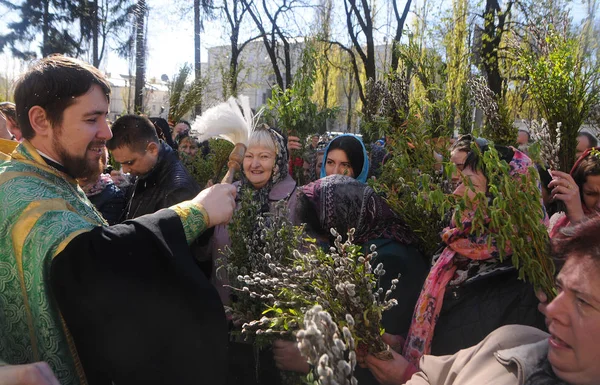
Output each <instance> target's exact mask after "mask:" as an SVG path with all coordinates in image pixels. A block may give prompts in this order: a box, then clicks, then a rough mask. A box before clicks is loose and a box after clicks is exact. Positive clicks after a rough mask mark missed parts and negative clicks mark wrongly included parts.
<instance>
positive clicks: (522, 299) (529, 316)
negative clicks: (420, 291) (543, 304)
mask: <svg viewBox="0 0 600 385" xmlns="http://www.w3.org/2000/svg"><path fill="white" fill-rule="evenodd" d="M538 303H539V301H538V299H537V298H536V296H535V290H534V288H533V286H532V285H531V284H530V283H527V282H524V281H522V280H519V279H518V273H517V271H516V270H510V271H505V272H502V273H499V274H496V275H493V276H489V277H482V278H481V279H478V280H476V281H474V282H472V283H469V284H466V285H459V286H448V287H447V288H446V293H445V295H444V303H443V304H442V310H441V311H440V315H439V318H438V322H437V324H436V326H435V333H434V335H433V340H432V343H431V354H432V355H435V356H442V355H447V354H454V353H456V352H458V351H459V350H461V349H465V348H468V347H471V346H473V345H476V344H478V343H479V342H481V341H482V340H483V339H484V338H485V337H486V336H487V335H488V334H490V333H491V332H493V331H494V330H496V329H497V328H499V327H500V326H504V325H511V324H518V325H527V326H533V327H536V328H538V329H541V330H546V324H545V321H544V316H543V315H542V313H540V312H539V311H538V309H537V305H538Z"/></svg>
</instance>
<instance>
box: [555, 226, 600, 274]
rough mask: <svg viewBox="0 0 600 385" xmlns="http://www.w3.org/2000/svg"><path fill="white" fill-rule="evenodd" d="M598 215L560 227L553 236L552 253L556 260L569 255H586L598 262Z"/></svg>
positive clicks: (599, 250)
mask: <svg viewBox="0 0 600 385" xmlns="http://www.w3.org/2000/svg"><path fill="white" fill-rule="evenodd" d="M598 234H600V216H598V215H596V216H594V217H591V218H589V219H587V220H584V221H583V222H580V223H579V224H577V225H575V226H568V227H564V228H562V229H561V230H560V231H559V233H558V235H557V236H555V237H553V238H552V240H551V242H552V255H553V257H554V259H555V260H556V261H559V262H560V261H565V260H566V258H567V257H568V256H570V255H575V256H579V257H583V256H588V257H590V258H592V259H593V260H594V261H595V262H596V263H600V242H598Z"/></svg>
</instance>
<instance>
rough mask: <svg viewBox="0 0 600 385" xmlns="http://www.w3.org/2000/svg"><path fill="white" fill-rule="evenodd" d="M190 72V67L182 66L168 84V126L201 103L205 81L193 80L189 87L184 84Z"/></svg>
mask: <svg viewBox="0 0 600 385" xmlns="http://www.w3.org/2000/svg"><path fill="white" fill-rule="evenodd" d="M191 72H192V67H191V66H190V65H188V64H184V65H183V67H181V69H180V70H179V74H177V76H175V78H174V79H173V81H172V82H171V83H170V84H169V116H168V121H169V124H173V125H174V124H176V123H177V122H178V121H179V120H180V119H181V118H183V116H184V115H185V114H187V113H188V112H190V111H191V110H192V108H194V106H195V105H197V104H201V103H202V94H203V91H204V87H205V85H206V80H205V79H194V81H193V82H192V83H191V84H190V85H188V84H186V83H187V80H188V76H189V75H190V73H191Z"/></svg>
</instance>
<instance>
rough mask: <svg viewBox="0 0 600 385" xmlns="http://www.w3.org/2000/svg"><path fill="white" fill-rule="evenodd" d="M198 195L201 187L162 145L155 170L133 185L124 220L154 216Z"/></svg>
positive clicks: (163, 144) (166, 146) (172, 151)
mask: <svg viewBox="0 0 600 385" xmlns="http://www.w3.org/2000/svg"><path fill="white" fill-rule="evenodd" d="M199 192H200V186H198V184H197V183H196V181H195V180H194V178H192V177H191V175H190V174H189V173H188V172H187V170H186V169H185V166H184V165H183V164H182V163H181V161H179V158H178V157H177V153H176V152H175V151H174V150H173V149H172V148H171V147H169V145H168V144H166V143H164V142H162V141H161V142H160V152H159V155H158V161H157V162H156V166H154V168H153V169H152V171H150V173H148V174H147V175H145V176H143V177H139V178H138V179H137V181H136V182H135V186H133V189H132V194H131V197H130V200H129V204H128V205H127V210H126V212H125V218H124V219H133V218H137V217H140V216H142V215H145V214H151V213H154V212H156V211H158V210H160V209H164V208H167V207H170V206H173V205H175V204H177V203H181V202H183V201H186V200H189V199H192V198H194V197H195V196H196V194H198V193H199Z"/></svg>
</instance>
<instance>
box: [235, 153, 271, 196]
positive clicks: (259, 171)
mask: <svg viewBox="0 0 600 385" xmlns="http://www.w3.org/2000/svg"><path fill="white" fill-rule="evenodd" d="M275 157H276V154H275V151H273V150H271V149H270V148H268V147H264V146H250V147H248V149H247V150H246V154H245V155H244V164H243V168H244V175H246V178H248V181H249V182H250V183H252V186H254V188H262V187H264V186H266V184H267V183H268V182H269V180H270V179H271V176H272V175H273V167H274V166H275Z"/></svg>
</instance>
